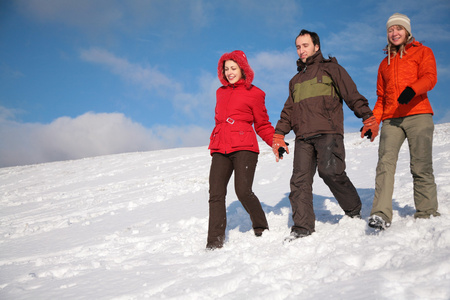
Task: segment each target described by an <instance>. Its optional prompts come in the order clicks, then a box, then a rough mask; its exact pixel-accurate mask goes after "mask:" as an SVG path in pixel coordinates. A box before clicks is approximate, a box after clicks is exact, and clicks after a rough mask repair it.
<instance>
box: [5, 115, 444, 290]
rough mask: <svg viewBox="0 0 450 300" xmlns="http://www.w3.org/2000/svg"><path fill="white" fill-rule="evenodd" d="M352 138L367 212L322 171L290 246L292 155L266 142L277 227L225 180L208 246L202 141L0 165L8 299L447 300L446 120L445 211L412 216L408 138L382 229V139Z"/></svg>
mask: <svg viewBox="0 0 450 300" xmlns="http://www.w3.org/2000/svg"><path fill="white" fill-rule="evenodd" d="M293 144H294V143H291V145H293ZM345 144H346V151H347V160H346V161H347V173H348V175H349V177H350V178H351V179H352V181H353V183H354V185H355V186H356V188H357V189H358V192H359V194H360V196H361V199H362V201H363V210H362V216H363V219H362V220H353V219H349V218H347V217H344V216H343V212H342V211H341V209H340V208H339V206H338V204H337V202H336V200H335V199H334V198H333V196H332V195H331V193H330V191H329V190H328V188H327V187H326V186H325V185H324V184H323V182H322V180H321V179H320V178H318V177H316V180H315V183H314V191H313V192H314V205H315V211H316V218H317V222H316V233H314V234H313V235H312V236H310V237H307V238H304V239H301V240H297V241H295V242H293V243H290V244H289V245H283V243H282V241H283V238H284V237H286V236H287V235H289V232H290V226H291V225H292V221H291V216H290V213H291V212H290V205H289V200H288V198H287V197H288V193H289V179H290V176H291V172H292V155H287V156H286V158H285V159H284V160H283V161H281V162H279V163H276V162H275V159H274V157H273V154H272V153H271V149H270V148H269V147H267V145H265V144H263V143H261V145H260V148H261V155H260V156H259V163H258V167H257V171H256V178H255V184H254V191H255V193H256V195H257V196H258V197H259V199H260V200H261V202H262V203H263V208H264V210H265V212H266V213H267V217H268V222H269V226H270V231H269V232H267V233H264V235H263V237H261V238H256V237H255V236H254V235H253V232H252V230H251V223H250V219H249V217H248V215H247V214H246V212H245V211H244V209H243V208H242V206H241V205H240V203H239V202H238V200H237V198H236V196H235V194H234V188H233V184H232V182H230V185H229V192H228V197H227V206H228V228H227V242H226V244H225V246H224V248H223V249H221V250H218V251H205V250H204V249H205V245H206V233H207V224H208V173H209V167H210V156H209V152H208V150H207V149H206V148H207V147H198V148H183V149H171V150H163V151H152V152H145V153H128V154H121V155H111V156H103V157H95V158H89V159H82V160H77V161H65V162H56V163H48V164H41V165H31V166H23V167H12V168H3V169H0V197H1V200H0V222H1V223H0V225H1V226H0V249H1V251H0V299H162V298H164V299H450V284H449V282H450V185H449V179H450V162H449V159H450V124H441V125H437V126H436V130H435V138H434V170H435V177H436V183H437V185H438V200H439V205H440V209H439V211H440V212H441V214H442V216H441V217H439V218H432V219H430V220H415V219H414V218H413V217H412V215H413V213H414V211H415V210H414V205H413V199H412V195H413V193H412V179H411V175H410V172H409V152H408V149H407V143H405V144H404V146H403V148H402V150H401V153H400V159H399V163H398V167H397V173H396V183H395V191H394V200H393V203H394V220H393V223H392V227H391V228H389V229H388V230H387V231H385V232H381V233H379V234H373V232H372V231H371V230H369V229H368V227H367V222H366V220H367V217H368V215H369V212H370V209H371V205H372V199H373V194H374V177H375V167H376V163H377V149H378V138H377V140H376V142H374V143H370V142H369V141H368V140H366V139H364V140H363V139H361V138H360V137H359V134H357V133H350V134H346V136H345ZM292 150H293V149H292Z"/></svg>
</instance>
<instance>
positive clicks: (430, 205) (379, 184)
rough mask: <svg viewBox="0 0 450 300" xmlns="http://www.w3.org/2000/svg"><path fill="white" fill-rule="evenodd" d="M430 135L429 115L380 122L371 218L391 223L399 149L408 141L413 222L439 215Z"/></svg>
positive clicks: (431, 122)
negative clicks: (414, 210)
mask: <svg viewBox="0 0 450 300" xmlns="http://www.w3.org/2000/svg"><path fill="white" fill-rule="evenodd" d="M433 132H434V123H433V117H432V115H431V114H420V115H414V116H408V117H402V118H395V119H387V120H385V121H383V126H382V127H381V134H380V145H379V148H378V164H377V171H376V178H375V197H374V200H373V206H372V211H371V215H378V216H380V217H382V218H383V219H384V220H385V221H386V222H388V223H391V221H392V195H393V192H394V177H395V170H396V167H397V160H398V154H399V151H400V148H401V146H402V144H403V142H404V141H405V139H408V146H409V154H410V169H411V174H412V177H413V184H414V204H415V207H416V213H415V214H414V217H416V218H427V217H430V215H434V216H437V215H439V213H438V212H437V210H438V202H437V191H436V184H435V181H434V175H433V157H432V156H433V154H432V147H433Z"/></svg>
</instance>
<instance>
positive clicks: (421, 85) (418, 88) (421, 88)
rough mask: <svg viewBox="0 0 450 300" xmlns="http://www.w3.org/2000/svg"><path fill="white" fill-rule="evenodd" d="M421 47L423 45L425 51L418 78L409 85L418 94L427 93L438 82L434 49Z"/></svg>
mask: <svg viewBox="0 0 450 300" xmlns="http://www.w3.org/2000/svg"><path fill="white" fill-rule="evenodd" d="M421 47H423V51H422V59H421V60H420V65H419V69H418V70H419V74H418V79H417V80H416V81H415V82H413V83H412V84H410V85H408V86H409V87H411V88H412V89H413V90H414V92H416V95H421V94H425V93H426V92H428V91H430V90H432V89H433V87H434V86H435V85H436V83H437V71H436V60H435V58H434V54H433V51H432V50H431V49H430V48H428V47H425V46H421Z"/></svg>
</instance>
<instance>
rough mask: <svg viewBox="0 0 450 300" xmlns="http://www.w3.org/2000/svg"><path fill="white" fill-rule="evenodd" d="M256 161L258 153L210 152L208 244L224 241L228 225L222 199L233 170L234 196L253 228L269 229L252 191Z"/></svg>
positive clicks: (259, 204) (223, 199)
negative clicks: (246, 213)
mask: <svg viewBox="0 0 450 300" xmlns="http://www.w3.org/2000/svg"><path fill="white" fill-rule="evenodd" d="M257 162H258V153H255V152H251V151H236V152H233V153H230V154H221V153H213V155H212V162H211V170H210V173H209V225H208V243H217V242H218V241H221V242H223V241H224V240H225V229H226V226H227V216H226V205H225V197H226V194H227V185H228V182H229V180H230V177H231V174H232V173H233V171H234V186H235V191H236V195H237V197H238V199H239V201H240V202H241V203H242V206H243V207H244V209H245V210H246V211H247V212H248V214H249V215H250V219H251V221H252V224H253V229H262V230H264V229H268V228H269V226H268V223H267V219H266V215H265V213H264V211H263V209H262V206H261V203H260V202H259V199H258V198H257V197H256V195H255V194H254V193H253V191H252V185H253V179H254V175H255V169H256V164H257Z"/></svg>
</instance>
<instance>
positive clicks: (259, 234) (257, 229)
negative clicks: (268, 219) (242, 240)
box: [253, 228, 268, 236]
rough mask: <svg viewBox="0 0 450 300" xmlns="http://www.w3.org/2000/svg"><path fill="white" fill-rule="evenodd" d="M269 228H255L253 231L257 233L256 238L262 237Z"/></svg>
mask: <svg viewBox="0 0 450 300" xmlns="http://www.w3.org/2000/svg"><path fill="white" fill-rule="evenodd" d="M266 229H267V228H255V229H253V231H254V232H255V235H256V236H262V234H263V232H264V230H266ZM267 230H268V229H267Z"/></svg>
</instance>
